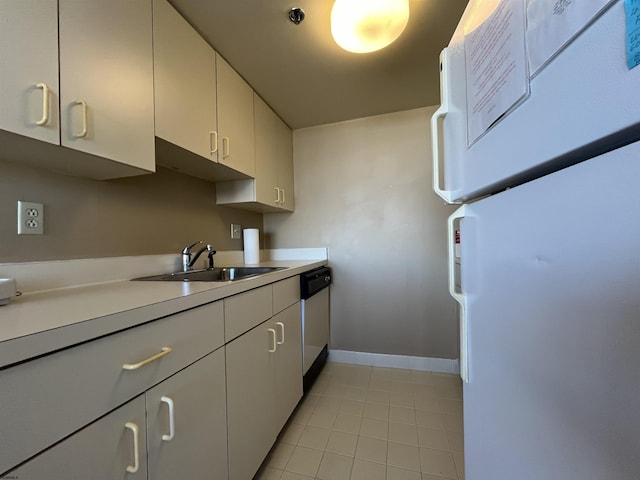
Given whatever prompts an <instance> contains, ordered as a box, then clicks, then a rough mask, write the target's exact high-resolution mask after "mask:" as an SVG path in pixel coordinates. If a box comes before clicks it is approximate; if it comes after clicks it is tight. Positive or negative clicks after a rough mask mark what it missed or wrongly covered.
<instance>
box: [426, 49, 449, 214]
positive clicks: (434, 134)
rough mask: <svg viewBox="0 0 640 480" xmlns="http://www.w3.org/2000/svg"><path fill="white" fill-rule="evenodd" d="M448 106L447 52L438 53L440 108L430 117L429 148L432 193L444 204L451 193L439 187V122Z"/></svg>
mask: <svg viewBox="0 0 640 480" xmlns="http://www.w3.org/2000/svg"><path fill="white" fill-rule="evenodd" d="M449 111H450V105H449V51H448V49H447V48H445V49H444V50H442V52H440V108H438V109H437V110H436V111H435V113H434V114H433V115H432V116H431V148H432V154H431V157H432V161H433V191H434V192H436V194H438V196H440V197H441V198H442V199H443V200H444V201H445V202H447V203H453V202H452V201H451V192H449V191H448V190H445V189H443V188H441V187H440V163H441V158H440V128H439V125H440V123H439V120H440V119H441V118H444V117H446V116H447V114H448V113H449Z"/></svg>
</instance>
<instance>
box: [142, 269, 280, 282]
mask: <svg viewBox="0 0 640 480" xmlns="http://www.w3.org/2000/svg"><path fill="white" fill-rule="evenodd" d="M285 268H287V267H215V268H209V269H207V270H191V271H189V272H176V273H167V274H163V275H152V276H150V277H140V278H134V279H133V280H136V281H161V282H233V281H235V280H241V279H243V278H247V277H255V276H256V275H263V274H265V273H270V272H275V271H277V270H283V269H285Z"/></svg>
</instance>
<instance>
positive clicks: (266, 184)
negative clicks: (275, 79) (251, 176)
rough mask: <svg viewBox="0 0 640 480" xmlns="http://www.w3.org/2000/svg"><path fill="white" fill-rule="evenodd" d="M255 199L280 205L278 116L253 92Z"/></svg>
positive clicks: (266, 203) (274, 205)
mask: <svg viewBox="0 0 640 480" xmlns="http://www.w3.org/2000/svg"><path fill="white" fill-rule="evenodd" d="M253 108H254V109H255V139H256V142H255V148H256V180H255V182H256V186H255V188H256V201H257V202H259V203H263V204H265V205H271V206H273V207H279V206H280V200H281V193H280V191H279V185H278V126H277V123H276V122H277V121H278V120H279V119H278V116H277V115H276V114H275V113H274V112H273V110H271V109H270V108H269V106H268V105H267V104H266V103H264V101H263V100H262V99H261V98H260V97H259V96H258V95H255V94H254V106H253Z"/></svg>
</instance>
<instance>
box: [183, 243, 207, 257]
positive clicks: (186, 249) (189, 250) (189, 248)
mask: <svg viewBox="0 0 640 480" xmlns="http://www.w3.org/2000/svg"><path fill="white" fill-rule="evenodd" d="M199 243H203V242H202V240H199V241H197V242H195V243H192V244H191V245H189V246H188V247H184V248H183V249H182V253H183V254H190V253H191V249H192V248H193V247H195V246H196V245H198V244H199Z"/></svg>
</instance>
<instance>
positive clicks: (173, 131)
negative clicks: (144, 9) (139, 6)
mask: <svg viewBox="0 0 640 480" xmlns="http://www.w3.org/2000/svg"><path fill="white" fill-rule="evenodd" d="M153 65H154V82H155V83H154V89H155V90H154V96H155V107H156V108H155V119H156V126H155V131H156V136H158V137H160V138H163V139H165V140H167V141H168V142H171V143H173V144H175V145H178V146H180V147H182V148H184V149H186V150H189V151H190V152H193V153H196V154H198V155H200V156H201V157H205V158H209V159H211V160H214V161H217V158H218V154H217V121H216V69H215V68H216V57H215V52H214V50H213V49H212V48H211V47H210V46H209V45H208V44H207V42H205V41H204V40H203V39H202V37H200V35H198V33H196V31H195V30H194V29H193V27H191V25H189V24H188V23H187V21H186V20H185V19H184V18H182V16H181V15H180V14H179V13H178V12H177V11H176V10H175V9H174V8H173V7H172V6H171V5H170V4H169V2H167V1H166V0H154V1H153Z"/></svg>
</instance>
